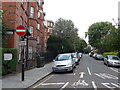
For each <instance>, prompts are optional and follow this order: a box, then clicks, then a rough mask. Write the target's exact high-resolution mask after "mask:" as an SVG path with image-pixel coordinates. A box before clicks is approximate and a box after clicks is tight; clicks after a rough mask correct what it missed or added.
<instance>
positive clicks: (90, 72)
mask: <svg viewBox="0 0 120 90" xmlns="http://www.w3.org/2000/svg"><path fill="white" fill-rule="evenodd" d="M87 70H88V73H89V75H91V71H90V69H89V67H87Z"/></svg>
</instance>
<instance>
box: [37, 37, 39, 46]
mask: <svg viewBox="0 0 120 90" xmlns="http://www.w3.org/2000/svg"><path fill="white" fill-rule="evenodd" d="M39 43H40V37H39V36H38V37H37V44H39Z"/></svg>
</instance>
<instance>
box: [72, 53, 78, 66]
mask: <svg viewBox="0 0 120 90" xmlns="http://www.w3.org/2000/svg"><path fill="white" fill-rule="evenodd" d="M72 55H73V59H74V60H75V63H76V65H78V64H79V57H78V55H77V53H72Z"/></svg>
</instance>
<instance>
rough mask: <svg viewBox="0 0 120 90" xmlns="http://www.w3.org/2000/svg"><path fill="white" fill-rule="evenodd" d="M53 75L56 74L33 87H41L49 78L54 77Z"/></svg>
mask: <svg viewBox="0 0 120 90" xmlns="http://www.w3.org/2000/svg"><path fill="white" fill-rule="evenodd" d="M53 76H54V75H51V76H49V77H48V78H47V79H45V80H44V81H42V82H41V83H39V84H37V85H36V86H34V87H32V88H33V89H34V88H37V87H39V86H40V85H42V84H43V83H44V82H46V81H47V80H49V79H50V78H52V77H53ZM30 90H32V89H30Z"/></svg>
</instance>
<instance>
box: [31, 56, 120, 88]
mask: <svg viewBox="0 0 120 90" xmlns="http://www.w3.org/2000/svg"><path fill="white" fill-rule="evenodd" d="M118 69H119V68H115V67H107V66H106V65H104V64H103V61H100V60H95V59H93V58H92V57H89V55H87V54H84V55H83V57H82V59H81V60H80V64H79V65H78V66H77V67H76V68H75V69H74V72H73V73H70V72H66V73H55V74H54V73H53V74H51V75H49V76H48V77H46V78H44V79H43V80H41V81H39V82H38V83H36V84H34V85H33V86H31V89H33V88H51V89H52V88H54V90H55V89H56V90H64V89H65V88H72V89H73V90H74V89H75V90H77V89H88V88H89V89H93V90H99V89H101V88H102V89H103V88H104V89H107V90H120V80H119V76H120V75H119V74H120V71H119V70H118Z"/></svg>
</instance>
